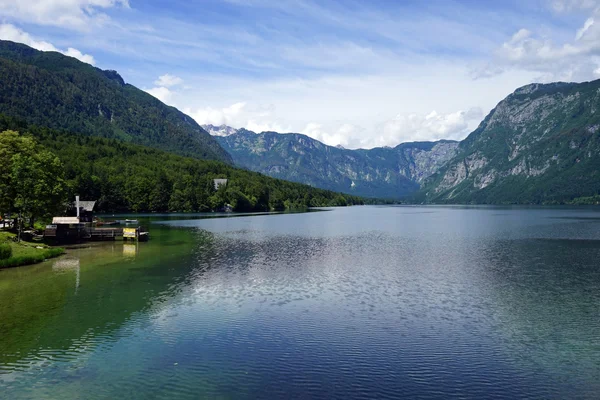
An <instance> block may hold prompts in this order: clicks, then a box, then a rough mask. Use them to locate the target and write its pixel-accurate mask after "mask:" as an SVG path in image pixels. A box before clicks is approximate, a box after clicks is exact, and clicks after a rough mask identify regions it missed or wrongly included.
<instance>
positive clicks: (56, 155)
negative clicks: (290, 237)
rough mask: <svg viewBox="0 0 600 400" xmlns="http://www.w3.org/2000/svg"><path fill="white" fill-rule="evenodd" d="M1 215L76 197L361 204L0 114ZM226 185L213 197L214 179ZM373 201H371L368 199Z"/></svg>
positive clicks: (60, 205) (179, 206) (192, 203)
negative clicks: (224, 179) (224, 182)
mask: <svg viewBox="0 0 600 400" xmlns="http://www.w3.org/2000/svg"><path fill="white" fill-rule="evenodd" d="M0 132H2V133H0V159H1V160H2V161H1V162H0V212H2V213H7V212H13V213H16V212H19V211H22V212H24V213H25V214H27V215H29V216H30V217H31V218H32V219H40V218H47V217H49V216H51V215H53V213H58V212H60V211H61V210H64V208H65V206H66V204H67V202H68V201H69V199H72V198H74V196H75V195H79V196H80V197H81V198H82V199H84V200H97V206H96V211H97V212H202V211H211V210H219V209H222V208H223V207H224V206H225V205H226V204H229V205H231V207H232V209H233V210H234V211H239V212H248V211H269V210H275V211H280V210H285V209H300V208H306V207H322V206H346V205H356V204H364V199H362V198H360V197H356V196H350V195H346V194H340V193H335V192H331V191H327V190H322V189H316V188H313V187H310V186H307V185H303V184H298V183H292V182H288V181H283V180H279V179H274V178H270V177H267V176H264V175H261V174H258V173H255V172H250V171H246V170H242V169H239V168H235V167H232V166H231V165H229V164H225V163H222V162H219V161H209V160H198V159H194V158H189V157H184V156H179V155H175V154H172V153H168V152H164V151H161V150H157V149H152V148H148V147H144V146H140V145H135V144H131V143H125V142H122V141H119V140H116V139H106V138H100V137H91V136H82V135H80V134H74V133H70V132H66V131H58V130H54V129H50V128H46V127H38V126H33V125H30V124H28V123H26V122H24V121H21V120H17V119H14V118H12V117H7V116H4V115H0ZM216 178H226V179H228V182H227V185H226V186H220V187H219V189H218V190H215V188H214V184H213V179H216ZM370 201H371V202H374V200H370Z"/></svg>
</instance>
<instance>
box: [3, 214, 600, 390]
mask: <svg viewBox="0 0 600 400" xmlns="http://www.w3.org/2000/svg"><path fill="white" fill-rule="evenodd" d="M184 218H185V219H184ZM184 218H181V217H180V218H167V217H152V218H148V219H145V220H144V223H145V224H149V227H150V230H151V233H152V239H151V241H150V242H148V243H140V244H138V245H133V244H129V245H126V244H125V245H124V244H122V243H119V242H116V243H103V244H96V245H93V246H91V247H89V246H88V247H83V248H79V249H71V250H69V252H68V255H66V256H64V257H62V258H59V259H56V260H51V261H48V262H46V263H43V264H39V265H35V266H29V267H22V268H16V269H10V270H2V271H0V397H2V398H6V399H22V398H49V399H52V398H56V399H67V398H86V399H94V398H131V399H136V398H139V399H145V398H165V399H167V398H265V399H275V398H322V399H330V398H343V399H351V398H401V397H411V398H440V399H443V398H448V397H455V398H483V397H496V398H507V399H514V398H544V399H546V398H590V399H594V398H595V399H597V398H600V212H598V211H596V209H594V208H573V209H566V208H497V207H471V208H469V207H352V208H346V209H334V210H331V211H326V212H312V213H306V214H284V215H262V216H244V217H236V218H217V219H197V218H191V217H184Z"/></svg>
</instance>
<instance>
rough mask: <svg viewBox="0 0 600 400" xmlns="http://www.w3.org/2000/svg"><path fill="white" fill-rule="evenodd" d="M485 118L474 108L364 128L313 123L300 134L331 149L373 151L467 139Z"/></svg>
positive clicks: (408, 116) (403, 116)
mask: <svg viewBox="0 0 600 400" xmlns="http://www.w3.org/2000/svg"><path fill="white" fill-rule="evenodd" d="M482 118H483V111H482V110H481V108H479V107H474V108H471V109H469V110H466V111H456V112H452V113H448V114H440V113H438V112H436V111H432V112H430V113H428V114H416V113H411V114H400V115H398V116H397V117H396V118H394V119H391V120H388V121H385V122H382V123H379V124H376V125H375V126H374V127H373V129H369V130H367V129H365V128H363V127H361V126H358V125H355V124H349V123H344V124H341V125H338V126H334V127H324V126H323V125H322V124H319V123H316V122H311V123H309V124H307V125H306V127H305V128H304V129H303V130H302V131H301V133H303V134H305V135H307V136H310V137H312V138H313V139H317V140H319V141H320V142H323V143H325V144H328V145H330V146H338V145H341V146H343V147H347V148H372V147H382V146H392V147H393V146H397V145H398V144H400V143H405V142H415V141H430V140H440V139H454V140H461V139H464V138H465V137H466V136H467V135H468V134H469V133H470V132H471V130H472V129H473V128H474V126H475V125H476V124H477V123H479V122H480V121H481V119H482Z"/></svg>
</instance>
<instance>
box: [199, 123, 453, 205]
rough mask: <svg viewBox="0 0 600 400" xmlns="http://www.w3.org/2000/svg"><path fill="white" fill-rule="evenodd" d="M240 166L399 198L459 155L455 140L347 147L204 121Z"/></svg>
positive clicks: (318, 184)
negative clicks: (383, 146)
mask: <svg viewBox="0 0 600 400" xmlns="http://www.w3.org/2000/svg"><path fill="white" fill-rule="evenodd" d="M206 129H207V130H209V131H213V132H214V131H215V130H217V131H219V132H232V133H230V134H229V135H227V136H216V137H215V138H216V139H217V141H218V142H219V143H220V144H221V146H223V148H224V149H225V150H227V151H228V152H229V154H231V156H232V157H233V160H234V162H235V164H236V165H239V166H241V167H244V168H247V169H250V170H252V171H257V172H261V173H263V174H265V175H269V176H272V177H275V178H281V179H286V180H290V181H295V182H301V183H305V184H309V185H311V186H315V187H319V188H323V189H328V190H333V191H338V192H344V193H350V194H354V195H358V196H368V197H379V198H401V197H404V196H407V195H409V194H411V193H414V192H415V191H417V190H418V189H419V187H420V184H421V182H423V180H424V179H425V178H427V177H429V176H430V175H431V174H433V173H434V172H436V171H437V169H438V168H439V167H441V166H442V165H443V164H444V163H445V162H446V161H448V160H449V159H450V158H452V157H453V156H454V154H455V149H456V148H457V146H458V143H457V142H453V141H446V140H443V141H439V142H415V143H404V144H401V145H399V146H396V147H394V148H375V149H370V150H364V149H359V150H348V149H344V148H342V147H333V146H327V145H325V144H323V143H321V142H319V141H317V140H315V139H312V138H310V137H308V136H306V135H302V134H298V133H287V134H281V133H277V132H262V133H258V134H257V133H255V132H252V131H249V130H246V129H237V130H236V129H233V128H229V127H223V126H221V127H218V128H216V129H215V127H212V126H206Z"/></svg>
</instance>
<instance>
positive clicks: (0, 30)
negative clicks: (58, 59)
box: [0, 24, 96, 65]
mask: <svg viewBox="0 0 600 400" xmlns="http://www.w3.org/2000/svg"><path fill="white" fill-rule="evenodd" d="M0 39H2V40H10V41H12V42H18V43H23V44H26V45H27V46H30V47H33V48H34V49H37V50H41V51H57V52H59V53H63V54H65V55H67V56H70V57H74V58H77V59H78V60H80V61H83V62H85V63H88V64H92V65H94V64H96V60H95V59H94V57H93V56H91V55H89V54H83V53H82V52H81V51H79V50H77V49H74V48H72V47H69V48H68V49H67V50H60V49H57V48H56V47H55V46H54V45H53V44H52V43H49V42H46V41H43V40H36V39H34V38H33V37H32V36H31V35H30V34H28V33H27V32H24V31H22V30H21V29H19V28H17V27H16V26H14V25H11V24H0Z"/></svg>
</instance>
